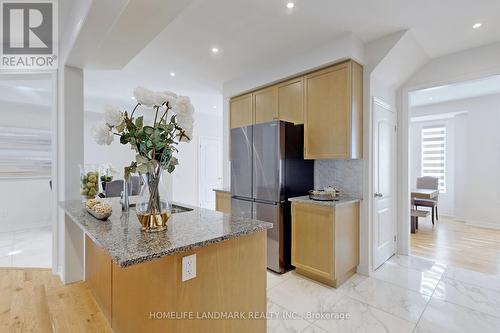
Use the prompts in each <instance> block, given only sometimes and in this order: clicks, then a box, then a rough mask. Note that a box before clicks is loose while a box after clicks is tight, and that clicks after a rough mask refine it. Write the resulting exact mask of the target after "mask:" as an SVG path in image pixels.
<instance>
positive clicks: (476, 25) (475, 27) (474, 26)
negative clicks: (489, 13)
mask: <svg viewBox="0 0 500 333" xmlns="http://www.w3.org/2000/svg"><path fill="white" fill-rule="evenodd" d="M482 26H483V24H482V23H481V22H478V23H475V24H474V25H473V26H472V29H477V28H481V27H482Z"/></svg>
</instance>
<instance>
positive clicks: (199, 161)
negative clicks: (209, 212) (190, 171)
mask: <svg viewBox="0 0 500 333" xmlns="http://www.w3.org/2000/svg"><path fill="white" fill-rule="evenodd" d="M207 139H208V140H214V141H217V142H218V143H219V152H220V156H219V157H220V158H219V164H220V183H221V185H220V186H223V185H224V184H223V173H224V170H223V169H224V168H223V166H222V162H223V155H224V152H223V146H222V144H223V143H222V139H221V138H219V137H216V136H199V137H198V147H197V149H196V165H197V172H196V177H197V179H196V188H197V191H198V195H197V197H198V205H199V206H200V207H201V202H202V201H201V184H202V182H201V179H202V176H201V155H200V154H201V142H202V141H203V140H207ZM214 195H215V193H214ZM214 209H215V208H214Z"/></svg>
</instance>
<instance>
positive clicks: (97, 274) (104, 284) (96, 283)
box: [85, 236, 112, 323]
mask: <svg viewBox="0 0 500 333" xmlns="http://www.w3.org/2000/svg"><path fill="white" fill-rule="evenodd" d="M111 265H112V264H111V258H110V257H109V255H108V254H107V253H106V251H105V250H104V249H102V248H100V247H98V246H97V245H95V244H94V242H93V241H92V240H91V239H90V238H89V237H88V236H85V281H86V282H87V286H88V287H89V289H90V291H91V293H92V296H93V297H94V300H95V301H96V303H97V305H98V306H99V308H100V309H101V311H102V313H103V314H104V316H105V317H106V319H107V320H108V322H109V323H111V269H112V266H111Z"/></svg>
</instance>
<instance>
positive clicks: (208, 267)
mask: <svg viewBox="0 0 500 333" xmlns="http://www.w3.org/2000/svg"><path fill="white" fill-rule="evenodd" d="M191 254H196V265H197V266H196V277H195V278H194V279H191V280H188V281H185V282H182V258H183V257H184V256H187V255H191ZM112 265H113V266H112V316H111V317H112V328H113V330H114V331H115V332H119V333H121V332H134V333H135V332H163V333H168V332H175V333H182V332H186V333H187V332H189V333H195V332H249V333H250V332H252V333H254V332H262V333H264V332H266V320H265V318H264V317H262V315H263V314H265V312H266V232H265V231H262V232H258V233H255V234H251V235H246V236H242V237H239V238H235V239H231V240H227V241H224V242H221V243H217V244H213V245H210V246H207V247H201V248H197V249H194V250H192V251H189V252H183V253H179V254H175V255H171V256H166V257H163V258H159V259H155V260H151V261H148V262H144V263H141V264H137V265H133V266H130V267H126V268H120V267H119V266H117V265H116V264H114V263H113V264H112ZM238 313H240V314H244V315H245V316H246V317H245V318H243V319H241V318H234V319H231V318H230V317H228V316H233V317H234V316H236V315H237V314H238ZM256 314H261V315H260V316H258V315H256ZM210 316H212V319H208V318H210ZM214 316H215V317H214ZM217 316H226V317H227V319H220V318H218V319H215V318H217ZM251 317H253V318H255V319H253V318H251Z"/></svg>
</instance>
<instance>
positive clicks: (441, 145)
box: [422, 125, 446, 192]
mask: <svg viewBox="0 0 500 333" xmlns="http://www.w3.org/2000/svg"><path fill="white" fill-rule="evenodd" d="M422 176H424V177H425V176H431V177H436V178H438V179H439V191H441V192H446V127H445V126H444V125H438V126H427V127H423V128H422Z"/></svg>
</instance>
